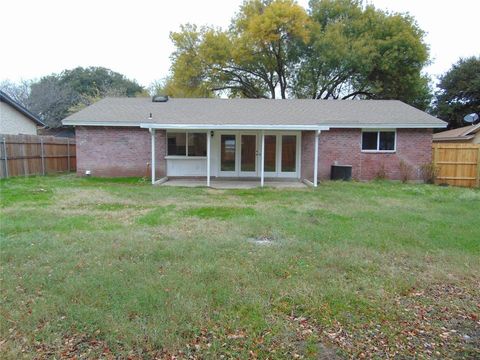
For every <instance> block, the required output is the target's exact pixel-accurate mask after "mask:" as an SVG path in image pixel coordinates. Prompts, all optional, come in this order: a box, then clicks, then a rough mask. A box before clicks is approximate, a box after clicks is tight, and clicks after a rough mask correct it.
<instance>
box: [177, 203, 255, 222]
mask: <svg viewBox="0 0 480 360" xmlns="http://www.w3.org/2000/svg"><path fill="white" fill-rule="evenodd" d="M184 215H186V216H196V217H198V218H201V219H220V220H227V219H232V218H235V217H241V216H254V215H255V210H254V209H252V208H249V207H243V208H242V207H228V206H209V207H199V208H192V209H188V210H186V211H184Z"/></svg>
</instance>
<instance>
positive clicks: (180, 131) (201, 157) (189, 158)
mask: <svg viewBox="0 0 480 360" xmlns="http://www.w3.org/2000/svg"><path fill="white" fill-rule="evenodd" d="M169 133H170V134H178V133H185V155H168V134H169ZM188 134H206V136H209V132H208V131H198V130H188V131H187V130H172V131H167V135H166V136H165V146H166V152H167V155H166V156H165V159H167V160H168V159H172V160H173V159H176V160H182V159H188V160H192V159H206V158H207V157H206V156H192V155H188ZM206 146H207V145H206ZM207 150H208V149H207Z"/></svg>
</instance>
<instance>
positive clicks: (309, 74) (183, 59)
mask: <svg viewBox="0 0 480 360" xmlns="http://www.w3.org/2000/svg"><path fill="white" fill-rule="evenodd" d="M170 37H171V39H172V41H173V43H174V46H175V51H174V53H173V54H172V67H171V77H170V79H169V85H170V89H173V90H175V91H172V92H171V93H170V95H173V96H175V95H178V94H179V93H184V94H189V95H192V94H193V95H194V96H201V97H203V96H212V94H226V95H227V96H229V97H251V98H276V97H281V98H287V97H295V98H312V99H353V98H368V99H400V100H403V101H406V102H408V103H410V104H413V105H415V106H417V107H419V108H425V107H426V106H427V105H428V103H429V102H430V97H429V96H430V89H429V86H428V83H429V81H428V78H426V77H425V76H423V75H422V73H421V70H422V68H423V67H424V66H425V65H426V64H427V62H428V48H427V46H426V45H425V43H424V41H423V37H424V33H423V31H422V30H421V29H419V28H418V26H417V25H416V23H415V21H414V20H413V18H411V17H410V16H408V15H403V14H396V13H395V14H389V13H386V12H384V11H381V10H377V9H375V8H374V7H373V6H366V7H364V6H363V5H362V3H361V1H357V0H312V1H311V2H310V9H309V11H308V12H307V11H306V10H305V9H303V8H302V7H301V6H299V5H298V4H297V3H296V2H295V1H293V0H248V1H245V2H244V3H243V5H242V6H241V7H240V10H239V12H238V13H237V14H236V15H235V17H234V18H233V20H232V23H231V25H230V27H229V29H228V30H221V29H214V28H210V27H201V28H199V27H197V26H195V25H185V26H182V27H181V29H180V31H179V32H174V33H172V34H171V36H170Z"/></svg>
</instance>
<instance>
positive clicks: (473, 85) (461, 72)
mask: <svg viewBox="0 0 480 360" xmlns="http://www.w3.org/2000/svg"><path fill="white" fill-rule="evenodd" d="M438 88H439V89H440V90H439V91H438V92H437V94H436V100H435V110H434V111H435V113H436V115H437V116H438V117H440V118H441V119H443V120H445V121H448V123H449V125H448V127H449V128H457V127H461V126H465V122H464V121H463V117H464V116H465V115H468V114H470V113H477V114H479V115H480V57H478V56H472V57H469V58H466V59H460V60H459V61H458V62H457V63H456V64H454V65H453V66H452V68H451V69H450V70H448V71H447V72H446V73H445V74H444V75H443V76H441V77H440V82H439V84H438Z"/></svg>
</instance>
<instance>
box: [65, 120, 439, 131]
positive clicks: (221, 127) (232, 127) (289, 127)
mask: <svg viewBox="0 0 480 360" xmlns="http://www.w3.org/2000/svg"><path fill="white" fill-rule="evenodd" d="M62 123H63V125H74V126H114V127H141V128H145V129H178V130H179V129H187V130H188V129H195V130H323V131H327V130H330V129H331V128H336V129H379V128H382V129H443V128H446V127H447V123H445V124H371V123H370V124H360V123H359V124H341V125H340V124H335V123H331V124H328V123H327V124H323V125H251V124H247V125H241V124H224V125H214V124H210V125H209V124H155V123H138V122H127V121H125V122H121V121H120V122H119V121H102V122H100V121H62Z"/></svg>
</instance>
